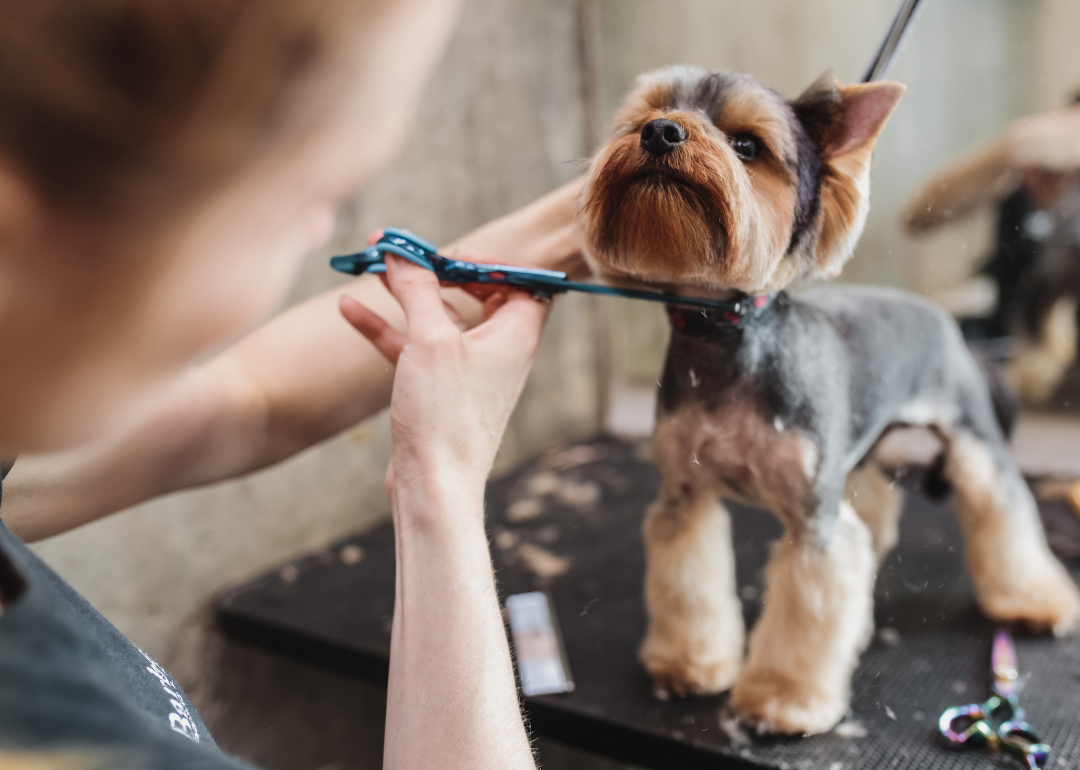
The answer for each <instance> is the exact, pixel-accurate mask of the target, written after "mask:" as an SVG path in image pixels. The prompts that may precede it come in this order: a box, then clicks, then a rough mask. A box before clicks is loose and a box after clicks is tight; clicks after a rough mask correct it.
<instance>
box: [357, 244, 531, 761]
mask: <svg viewBox="0 0 1080 770" xmlns="http://www.w3.org/2000/svg"><path fill="white" fill-rule="evenodd" d="M388 279H389V284H390V288H391V290H392V291H393V292H394V295H395V296H396V297H397V298H398V300H400V302H401V304H402V306H403V307H404V308H405V314H406V315H407V317H408V332H407V333H406V334H404V335H403V334H402V333H401V332H400V331H398V330H396V329H395V328H394V327H393V326H392V325H390V324H387V323H386V322H385V321H383V320H382V319H381V318H379V317H378V315H376V314H374V313H372V312H371V311H370V310H368V309H366V308H364V307H363V306H361V305H359V304H357V303H355V302H350V301H343V303H342V312H343V314H344V315H345V316H346V317H348V318H349V319H350V321H352V322H353V323H354V324H355V325H356V327H357V329H359V330H360V331H361V332H362V333H363V334H364V335H365V336H367V337H368V338H369V339H371V340H372V341H373V342H374V343H375V344H376V345H377V346H378V347H379V349H380V350H381V351H382V352H383V353H384V355H386V357H387V359H389V360H390V361H394V362H396V364H397V373H396V378H395V381H394V391H393V398H392V401H391V404H390V419H391V432H392V435H393V455H392V459H391V462H390V467H389V469H388V470H387V475H386V485H387V491H388V493H389V496H390V502H391V507H392V509H393V513H394V529H395V536H396V537H395V543H396V550H397V588H396V594H395V605H394V621H393V627H392V628H393V630H392V633H391V640H390V679H389V689H388V694H387V702H386V742H385V749H384V764H383V766H384V767H386V768H388V769H390V770H397V769H398V768H408V769H409V770H415V769H417V768H429V767H430V768H440V770H444V769H446V768H451V769H452V768H461V770H484V769H485V768H490V769H491V770H513V769H514V768H534V767H535V765H534V763H533V759H532V752H531V750H530V748H529V743H528V740H527V738H526V735H525V730H524V727H523V724H522V719H521V711H520V707H519V705H518V699H517V691H516V689H515V685H514V674H513V669H512V666H511V663H510V652H509V648H508V645H507V642H506V633H505V630H504V628H503V623H502V617H501V615H500V612H499V603H498V599H497V597H496V593H495V580H494V575H493V573H492V567H491V558H490V556H489V553H488V542H487V536H486V534H485V532H484V484H485V481H486V479H487V476H488V473H489V472H490V471H491V465H492V462H493V460H494V458H495V452H496V450H497V449H498V446H499V442H500V440H501V439H502V435H503V432H504V431H505V430H506V424H507V421H508V420H509V418H510V413H511V411H512V410H513V408H514V404H515V403H516V402H517V400H518V397H519V396H520V394H521V390H522V388H523V387H524V385H525V378H526V376H527V375H528V371H529V367H530V366H531V365H532V361H533V359H534V358H535V356H536V349H537V346H538V344H539V341H540V332H541V329H542V327H543V324H544V320H545V318H546V316H547V309H546V308H545V307H544V306H543V305H541V304H540V303H538V302H535V301H533V300H531V299H529V298H528V297H527V296H526V295H524V294H522V293H520V292H514V293H513V294H510V295H509V297H508V298H505V297H498V296H496V297H492V298H491V299H490V300H489V301H488V302H487V303H486V304H485V307H484V311H485V313H484V314H485V317H487V319H488V320H486V321H485V322H484V323H483V324H481V325H480V326H478V327H476V328H474V329H472V330H471V331H468V332H464V333H463V332H461V331H460V330H459V329H458V327H457V326H455V325H454V323H453V322H452V321H451V320H450V318H449V317H448V316H447V314H446V312H445V311H444V309H443V306H442V303H441V302H440V301H439V292H438V285H437V283H436V282H435V279H434V277H433V276H432V275H431V273H429V272H427V271H425V270H423V269H421V268H418V267H416V266H414V265H411V264H409V263H407V262H405V261H403V260H399V259H396V258H393V259H391V260H390V264H388Z"/></svg>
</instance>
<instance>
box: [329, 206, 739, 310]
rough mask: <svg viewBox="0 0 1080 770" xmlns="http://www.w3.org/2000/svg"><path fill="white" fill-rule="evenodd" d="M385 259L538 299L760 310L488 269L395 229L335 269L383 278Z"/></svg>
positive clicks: (553, 273) (552, 273) (562, 276)
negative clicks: (573, 295) (572, 295)
mask: <svg viewBox="0 0 1080 770" xmlns="http://www.w3.org/2000/svg"><path fill="white" fill-rule="evenodd" d="M386 254H396V255H397V256H399V257H403V258H405V259H407V260H409V261H410V262H412V263H414V264H417V265H419V266H420V267H423V268H426V269H427V270H431V271H433V272H434V273H435V275H437V276H438V278H439V280H440V281H446V282H447V283H487V284H496V285H502V286H513V287H515V288H518V289H522V290H524V291H529V292H532V293H533V294H537V295H547V296H551V295H552V294H561V293H562V292H565V291H583V292H587V293H589V294H607V295H610V296H616V297H630V298H631V299H646V300H652V301H653V302H666V303H669V304H675V305H691V306H693V307H700V308H709V309H713V310H721V311H724V312H725V313H731V314H733V315H734V316H735V317H741V316H744V315H746V314H747V313H749V312H750V311H751V310H752V309H753V308H754V307H755V302H756V303H757V304H756V306H757V307H760V306H761V300H760V298H757V297H747V298H744V299H742V300H731V301H724V300H714V299H701V298H700V297H683V296H679V295H676V294H664V293H662V292H658V291H641V290H638V289H622V288H617V287H615V286H601V285H599V284H595V283H577V282H575V281H571V280H568V279H567V277H566V273H560V272H559V271H557V270H535V269H531V268H525V267H514V266H512V265H487V264H481V263H476V262H464V261H462V260H460V259H450V258H449V257H444V256H442V255H441V254H439V252H438V248H437V247H435V246H434V245H432V244H430V243H428V242H427V241H425V240H423V239H422V238H418V237H417V236H415V235H413V234H412V233H410V232H409V231H408V230H401V229H398V228H396V227H388V228H386V229H385V230H383V234H382V237H381V238H379V241H378V242H377V243H376V244H375V245H374V246H368V247H367V248H366V249H364V250H363V251H358V252H356V253H355V254H345V255H343V256H340V257H333V258H331V259H330V267H332V268H334V269H335V270H337V271H339V272H342V273H349V274H350V275H361V274H362V273H383V272H385V271H386V262H385V259H386V257H385V255H386Z"/></svg>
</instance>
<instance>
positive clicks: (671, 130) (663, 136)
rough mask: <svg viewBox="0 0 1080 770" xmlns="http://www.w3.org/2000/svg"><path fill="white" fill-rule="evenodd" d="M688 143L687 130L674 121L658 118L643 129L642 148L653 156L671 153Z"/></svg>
mask: <svg viewBox="0 0 1080 770" xmlns="http://www.w3.org/2000/svg"><path fill="white" fill-rule="evenodd" d="M685 141H686V129H684V128H683V127H682V126H680V125H679V124H678V123H676V122H675V121H674V120H666V119H665V118H657V119H656V120H650V121H649V122H648V123H646V124H645V125H644V126H642V127H641V147H642V149H643V150H645V151H646V152H651V153H652V154H653V155H663V154H664V153H665V152H671V151H672V150H674V149H675V148H676V147H678V146H679V145H680V144H682V143H683V142H685Z"/></svg>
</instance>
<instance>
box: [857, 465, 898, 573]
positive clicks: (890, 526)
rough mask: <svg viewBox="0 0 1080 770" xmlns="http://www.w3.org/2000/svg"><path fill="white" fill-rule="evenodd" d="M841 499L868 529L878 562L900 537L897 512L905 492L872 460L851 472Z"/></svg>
mask: <svg viewBox="0 0 1080 770" xmlns="http://www.w3.org/2000/svg"><path fill="white" fill-rule="evenodd" d="M844 499H845V500H847V501H848V502H849V503H851V507H852V508H854V509H855V513H857V514H859V518H860V519H862V520H863V522H864V523H865V524H866V526H867V527H868V528H869V529H870V535H871V537H872V538H873V541H874V553H875V554H877V558H878V561H879V562H880V561H881V560H882V559H884V558H885V555H886V554H887V553H889V551H891V550H892V549H893V546H895V545H896V541H897V540H898V539H899V537H900V512H901V510H903V507H904V491H903V490H902V489H901V488H900V487H899V486H898V485H897V484H896V482H895V481H893V480H892V479H890V478H889V476H888V475H887V474H886V473H885V472H884V471H883V470H882V469H881V466H880V465H878V464H877V463H876V462H874V461H873V460H868V461H867V462H866V463H864V464H863V465H861V466H859V467H857V468H854V469H852V470H851V471H850V472H849V473H848V477H847V485H846V486H845V487H844Z"/></svg>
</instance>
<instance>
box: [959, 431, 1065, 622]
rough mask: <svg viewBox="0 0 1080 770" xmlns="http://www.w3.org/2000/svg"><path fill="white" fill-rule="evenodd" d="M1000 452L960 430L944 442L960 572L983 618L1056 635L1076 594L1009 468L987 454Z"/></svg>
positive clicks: (1022, 485) (1031, 504)
mask: <svg viewBox="0 0 1080 770" xmlns="http://www.w3.org/2000/svg"><path fill="white" fill-rule="evenodd" d="M995 450H997V451H996V452H995ZM1003 451H1005V450H1004V447H1003V446H993V445H990V444H988V443H986V442H983V441H980V440H979V439H978V438H976V437H975V436H974V435H972V434H971V433H968V432H962V433H959V434H958V435H956V436H954V437H953V439H952V441H951V442H950V447H949V455H948V463H947V465H946V472H947V473H948V475H949V479H950V481H951V482H952V484H953V488H954V490H955V493H956V508H957V512H958V515H959V517H960V524H961V527H962V528H963V530H964V536H965V541H966V557H967V565H968V571H969V573H970V574H971V579H972V582H973V583H974V584H975V592H976V595H977V597H978V601H979V606H980V607H981V608H982V610H983V612H985V613H986V614H987V616H989V617H991V618H993V619H995V620H1001V621H1006V622H1012V621H1016V622H1021V623H1024V624H1026V625H1027V626H1029V627H1031V628H1033V629H1034V630H1038V631H1051V632H1053V633H1054V634H1055V635H1058V636H1060V635H1062V634H1064V633H1066V632H1068V631H1071V630H1073V629H1075V627H1076V625H1077V622H1078V620H1080V592H1078V591H1077V589H1076V585H1075V584H1074V583H1073V581H1072V579H1071V578H1070V577H1069V575H1068V574H1067V573H1066V572H1065V569H1064V568H1063V567H1062V566H1061V564H1060V563H1059V562H1058V561H1057V559H1055V558H1054V556H1053V555H1052V554H1051V553H1050V549H1049V548H1048V547H1047V545H1046V538H1045V536H1044V534H1043V529H1042V525H1041V523H1040V522H1039V514H1038V510H1037V508H1036V506H1035V500H1034V499H1033V498H1032V496H1031V492H1030V491H1029V490H1028V488H1027V484H1025V483H1024V480H1023V478H1021V476H1020V473H1019V471H1017V469H1016V466H1015V465H1014V464H1013V463H1012V461H1011V460H1009V459H1008V458H1007V457H1006V458H1000V457H998V458H995V454H1000V453H1001V452H1003Z"/></svg>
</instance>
